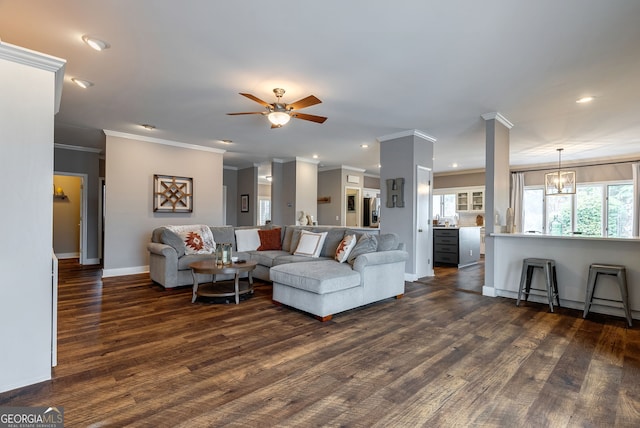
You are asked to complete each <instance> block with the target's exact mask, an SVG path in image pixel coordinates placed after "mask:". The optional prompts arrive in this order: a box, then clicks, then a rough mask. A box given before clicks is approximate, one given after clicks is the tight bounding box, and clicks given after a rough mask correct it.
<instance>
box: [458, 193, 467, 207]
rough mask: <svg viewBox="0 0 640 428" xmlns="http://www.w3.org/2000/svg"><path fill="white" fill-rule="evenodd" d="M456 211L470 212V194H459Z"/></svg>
mask: <svg viewBox="0 0 640 428" xmlns="http://www.w3.org/2000/svg"><path fill="white" fill-rule="evenodd" d="M456 211H469V192H458V193H457V196H456Z"/></svg>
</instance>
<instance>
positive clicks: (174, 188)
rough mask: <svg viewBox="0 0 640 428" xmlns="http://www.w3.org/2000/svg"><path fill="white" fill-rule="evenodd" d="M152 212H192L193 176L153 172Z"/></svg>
mask: <svg viewBox="0 0 640 428" xmlns="http://www.w3.org/2000/svg"><path fill="white" fill-rule="evenodd" d="M153 212H158V213H161V212H164V213H190V212H193V178H190V177H175V176H172V175H159V174H154V175H153Z"/></svg>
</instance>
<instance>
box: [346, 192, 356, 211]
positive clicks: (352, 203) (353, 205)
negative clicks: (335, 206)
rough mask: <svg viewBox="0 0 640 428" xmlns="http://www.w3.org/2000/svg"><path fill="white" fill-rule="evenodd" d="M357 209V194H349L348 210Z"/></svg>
mask: <svg viewBox="0 0 640 428" xmlns="http://www.w3.org/2000/svg"><path fill="white" fill-rule="evenodd" d="M355 211H356V195H347V212H350V213H352V212H355Z"/></svg>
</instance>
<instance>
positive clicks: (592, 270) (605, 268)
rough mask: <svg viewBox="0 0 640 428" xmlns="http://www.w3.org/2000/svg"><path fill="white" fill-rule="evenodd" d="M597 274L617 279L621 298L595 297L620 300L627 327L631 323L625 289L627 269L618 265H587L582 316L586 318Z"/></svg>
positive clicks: (591, 301) (627, 294)
mask: <svg viewBox="0 0 640 428" xmlns="http://www.w3.org/2000/svg"><path fill="white" fill-rule="evenodd" d="M598 275H611V276H615V277H616V279H617V281H616V282H617V283H618V287H619V288H620V296H621V298H622V300H614V299H604V298H601V297H596V299H598V300H605V301H609V302H622V307H623V309H624V315H625V317H626V318H627V322H628V323H629V327H631V325H632V321H631V309H630V308H629V291H628V289H627V269H626V268H625V267H624V266H620V265H606V264H600V263H593V264H591V265H590V266H589V277H588V279H587V296H586V297H585V299H584V313H583V314H582V318H586V317H587V314H588V313H589V309H591V305H592V303H593V292H594V291H595V288H596V283H597V282H598Z"/></svg>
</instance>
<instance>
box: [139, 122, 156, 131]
mask: <svg viewBox="0 0 640 428" xmlns="http://www.w3.org/2000/svg"><path fill="white" fill-rule="evenodd" d="M140 126H142V127H143V128H144V129H146V130H149V131H153V130H154V129H156V127H155V126H153V125H149V124H148V123H143V124H142V125H140Z"/></svg>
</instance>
